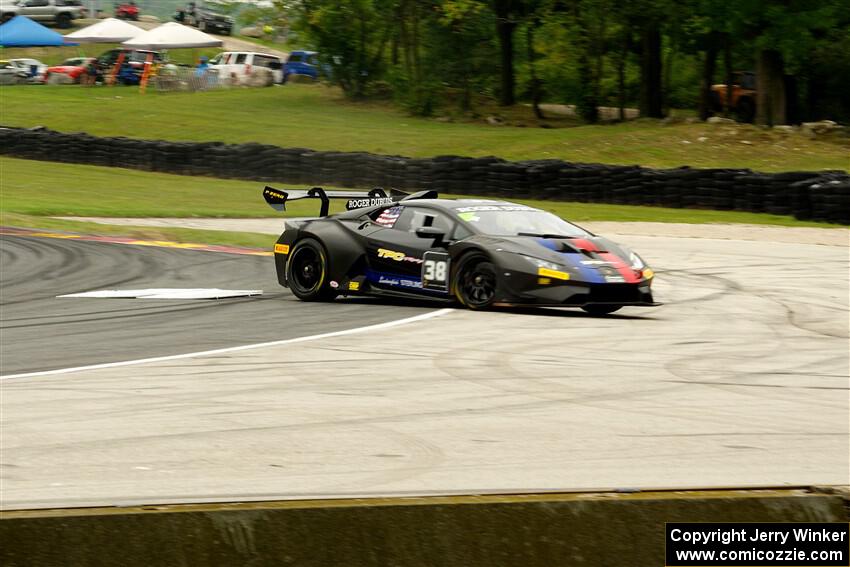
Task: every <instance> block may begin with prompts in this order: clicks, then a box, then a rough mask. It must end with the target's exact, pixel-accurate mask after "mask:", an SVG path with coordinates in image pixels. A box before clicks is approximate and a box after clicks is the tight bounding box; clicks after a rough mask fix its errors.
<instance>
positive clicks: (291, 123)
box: [0, 85, 850, 171]
mask: <svg viewBox="0 0 850 567" xmlns="http://www.w3.org/2000/svg"><path fill="white" fill-rule="evenodd" d="M519 113H526V114H528V115H529V116H530V114H531V110H530V109H529V108H527V107H515V108H513V109H511V110H510V112H509V113H506V115H508V116H509V117H510V116H515V115H517V114H519ZM512 121H513V120H512ZM549 122H551V121H549ZM569 122H571V121H567V123H569ZM522 123H524V124H533V123H534V122H533V120H532V121H529V120H525V121H522ZM0 124H4V125H9V126H24V127H30V126H34V125H44V126H47V127H49V128H52V129H55V130H60V131H66V132H76V131H86V132H89V133H91V134H96V135H101V136H105V135H109V136H128V137H133V138H158V139H170V140H191V141H214V140H219V141H225V142H232V143H237V142H259V143H268V144H276V145H280V146H286V147H295V146H297V147H307V148H313V149H319V150H339V151H371V152H376V153H382V154H400V155H407V156H434V155H444V154H455V155H466V156H485V155H496V156H500V157H504V158H507V159H541V158H560V159H564V160H568V161H574V162H598V163H616V164H640V165H645V166H651V167H676V166H681V165H691V166H695V167H749V168H752V169H754V170H758V171H790V170H819V169H845V170H846V169H850V146H848V145H846V144H847V142H846V141H845V142H844V145H842V144H840V143H830V142H825V141H820V140H810V139H808V138H806V137H805V136H802V135H800V134H780V133H778V132H772V131H768V130H763V129H760V128H756V127H753V126H730V125H712V124H702V123H697V124H687V123H678V124H671V125H666V126H665V125H662V124H661V123H659V122H658V121H651V120H638V121H632V122H626V123H623V124H615V125H599V126H578V127H568V128H552V129H544V128H539V127H525V128H519V127H511V126H491V125H489V124H486V123H482V122H481V121H480V120H479V121H477V122H455V123H444V122H438V121H437V120H434V119H423V118H414V117H410V116H407V115H405V114H404V113H402V112H401V111H399V110H397V109H394V108H393V107H391V106H388V105H386V104H383V103H368V104H366V103H360V104H355V103H351V102H347V101H345V100H344V99H343V98H342V97H341V95H340V93H339V92H338V91H337V90H336V89H332V88H328V87H325V86H321V85H286V86H284V87H271V88H264V89H245V88H240V89H230V90H219V91H207V92H199V93H165V94H159V93H156V92H152V91H151V90H149V91H148V93H147V94H146V95H140V94H139V92H138V89H137V88H135V87H112V88H107V87H98V88H81V87H76V86H55V87H46V86H9V87H0ZM744 142H746V143H744Z"/></svg>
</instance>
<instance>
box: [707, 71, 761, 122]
mask: <svg viewBox="0 0 850 567" xmlns="http://www.w3.org/2000/svg"><path fill="white" fill-rule="evenodd" d="M726 91H727V89H726V84H725V83H720V84H716V85H711V100H712V106H713V107H714V112H723V109H724V108H726V107H727V106H728V108H729V110H731V111H733V112H734V113H735V114H736V115H737V116H738V120H739V121H741V122H752V121H753V119H754V118H755V116H756V74H755V73H753V72H751V71H737V72H735V73H733V74H732V98H731V101H727V100H726Z"/></svg>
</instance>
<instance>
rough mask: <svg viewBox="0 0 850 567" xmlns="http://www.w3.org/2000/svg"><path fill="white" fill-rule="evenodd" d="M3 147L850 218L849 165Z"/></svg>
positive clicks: (502, 193)
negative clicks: (780, 169)
mask: <svg viewBox="0 0 850 567" xmlns="http://www.w3.org/2000/svg"><path fill="white" fill-rule="evenodd" d="M0 154H5V155H10V156H16V157H22V158H27V159H36V160H46V161H61V162H70V163H83V164H92V165H105V166H111V167H126V168H133V169H142V170H147V171H161V172H168V173H177V174H184V175H206V176H213V177H221V178H231V179H251V180H257V181H275V182H280V183H298V184H313V185H332V186H341V187H362V188H371V187H375V186H380V187H395V188H398V189H436V190H438V191H440V192H444V193H459V194H469V195H489V196H495V197H504V198H522V197H527V198H536V199H550V200H556V201H579V202H590V203H611V204H625V205H650V206H662V207H673V208H695V209H715V210H721V211H722V210H735V211H748V212H756V213H773V214H778V215H793V216H794V217H796V218H798V219H811V220H819V221H826V222H833V223H842V224H850V175H848V173H847V172H846V171H794V172H785V173H759V172H755V171H752V170H749V169H695V168H690V167H681V168H676V169H651V168H646V167H640V166H636V165H604V164H585V163H570V162H565V161H561V160H530V161H515V162H511V161H506V160H504V159H500V158H496V157H479V158H470V157H460V156H438V157H434V158H409V157H402V156H391V155H378V154H371V153H367V152H330V151H315V150H310V149H305V148H282V147H278V146H271V145H264V144H254V143H247V144H224V143H221V142H200V143H193V142H172V141H161V140H138V139H131V138H101V137H96V136H91V135H88V134H85V133H72V134H68V133H61V132H54V131H51V130H47V129H33V130H27V129H20V128H0Z"/></svg>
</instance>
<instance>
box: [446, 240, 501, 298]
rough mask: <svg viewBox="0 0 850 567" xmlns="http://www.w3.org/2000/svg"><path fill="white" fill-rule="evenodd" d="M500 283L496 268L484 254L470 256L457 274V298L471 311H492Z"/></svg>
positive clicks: (455, 282) (463, 259)
mask: <svg viewBox="0 0 850 567" xmlns="http://www.w3.org/2000/svg"><path fill="white" fill-rule="evenodd" d="M498 283H499V282H498V272H497V271H496V266H494V265H493V264H492V263H490V261H489V260H488V259H487V257H486V256H484V255H483V254H469V255H467V256H465V257H463V258H462V259H461V262H460V265H459V266H458V269H457V272H456V273H455V281H454V289H455V296H456V297H457V299H458V300H459V301H460V302H461V303H462V304H463V305H465V306H467V307H468V308H470V309H473V310H483V309H490V308H491V307H493V304H494V303H495V302H496V291H497V289H498Z"/></svg>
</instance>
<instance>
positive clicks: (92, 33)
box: [65, 18, 145, 43]
mask: <svg viewBox="0 0 850 567" xmlns="http://www.w3.org/2000/svg"><path fill="white" fill-rule="evenodd" d="M143 33H145V30H143V29H142V28H140V27H138V26H134V25H133V24H128V23H127V22H125V21H123V20H118V19H116V18H108V19H106V20H101V21H99V22H97V23H96V24H92V25H90V26H86V27H84V28H83V29H80V30H77V31H75V32H74V33H69V34H68V35H66V36H65V37H66V38H67V39H69V40H72V41H76V42H79V43H121V42H122V41H127V40H128V39H133V38H134V37H138V36H140V35H142V34H143Z"/></svg>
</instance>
